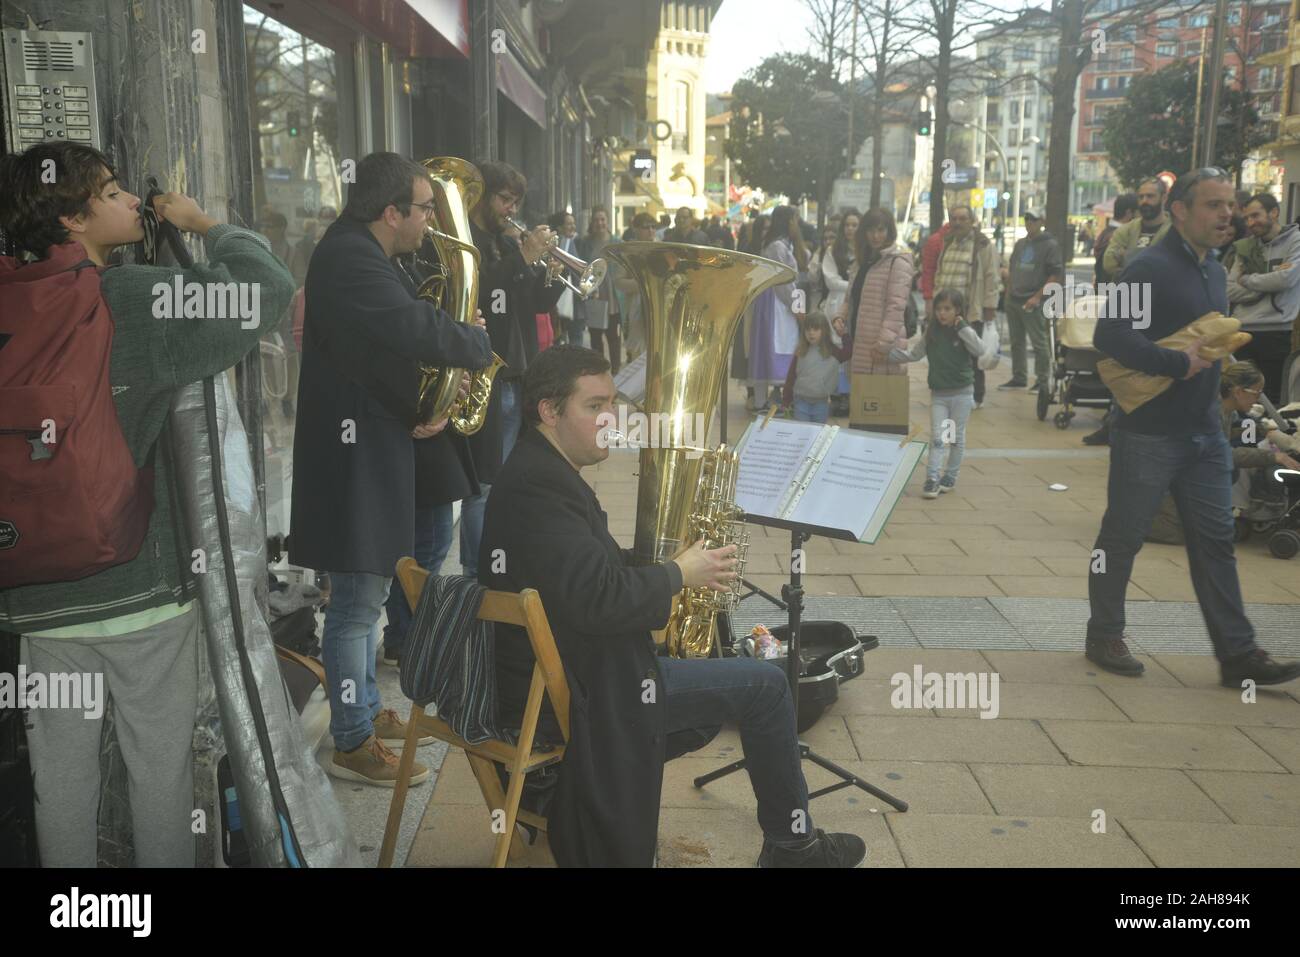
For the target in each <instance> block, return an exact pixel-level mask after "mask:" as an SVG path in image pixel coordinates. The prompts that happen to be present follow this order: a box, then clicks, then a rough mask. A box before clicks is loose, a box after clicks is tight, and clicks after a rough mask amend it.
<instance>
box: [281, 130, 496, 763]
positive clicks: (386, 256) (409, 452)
mask: <svg viewBox="0 0 1300 957" xmlns="http://www.w3.org/2000/svg"><path fill="white" fill-rule="evenodd" d="M433 195H434V194H433V187H432V185H431V184H430V181H429V176H428V174H427V172H426V171H425V169H424V167H422V166H420V165H419V164H418V163H415V162H413V161H411V160H409V159H406V158H405V157H402V156H399V155H397V154H396V153H372V154H371V155H370V156H367V157H366V158H365V159H363V160H362V161H361V162H360V163H358V164H357V169H356V182H355V183H354V184H352V186H351V187H350V188H349V190H348V202H347V207H346V208H345V209H344V210H343V214H342V215H341V216H340V217H339V219H338V220H337V221H336V222H335V223H334V224H333V225H332V226H330V228H329V229H328V230H327V231H326V233H325V235H324V237H322V239H321V241H320V243H319V245H318V246H317V247H316V251H315V253H314V255H313V256H312V259H311V265H310V267H309V268H308V271H307V284H306V292H305V303H306V318H305V321H304V323H303V349H302V373H301V377H300V379H299V382H298V422H297V427H296V430H295V434H294V470H293V504H292V515H291V520H290V541H289V560H290V561H291V562H293V563H294V564H295V565H301V566H303V567H306V568H314V569H316V570H317V571H323V572H329V573H330V578H331V582H332V592H331V596H330V603H329V607H328V609H327V611H326V614H325V629H324V634H323V636H322V640H321V645H322V657H323V659H324V663H325V674H326V679H327V680H326V684H327V688H326V691H327V692H328V694H329V699H330V733H331V734H332V735H333V738H334V748H335V752H334V758H333V762H332V764H331V765H330V772H331V773H332V774H334V775H336V776H338V777H344V778H349V779H352V780H357V781H362V782H364V783H367V784H376V785H380V786H383V787H392V786H393V782H394V780H395V779H396V777H397V761H396V758H395V757H394V756H393V753H392V752H391V751H390V750H389V749H388V747H387V745H386V744H385V743H384V742H385V741H394V740H400V739H402V738H403V737H404V735H405V733H406V725H405V723H404V722H402V721H401V720H400V719H399V718H398V717H397V714H396V712H394V711H392V710H384V709H382V708H381V706H380V700H379V691H378V687H377V685H376V683H375V657H376V651H377V646H378V635H379V631H378V627H377V626H378V622H379V613H380V611H381V609H382V608H383V605H384V599H385V598H386V597H387V595H388V593H389V581H390V579H391V577H392V575H393V568H394V566H395V565H396V563H397V560H398V559H399V558H401V557H402V556H403V555H410V554H412V552H413V551H414V541H413V537H414V536H413V529H414V526H415V449H414V444H415V443H414V442H413V441H412V439H416V440H428V439H430V438H432V437H433V436H435V435H437V434H439V433H440V432H441V431H442V429H443V428H445V426H446V421H447V420H446V419H443V420H442V421H440V422H433V423H425V424H422V425H419V426H417V427H416V428H415V429H414V430H413V431H412V428H411V425H410V424H409V422H410V420H409V418H408V417H407V416H408V413H409V411H410V410H411V409H413V408H414V403H415V398H416V395H417V392H418V387H419V379H420V374H419V368H418V366H417V363H424V364H428V365H432V366H440V367H453V368H461V369H470V370H475V369H483V368H486V367H487V366H488V365H489V364H490V363H491V361H492V348H491V344H490V342H489V340H488V336H487V332H486V330H485V329H484V328H483V325H484V324H483V320H482V317H479V319H478V322H477V324H471V323H466V322H455V321H452V319H450V318H449V317H448V316H447V315H446V314H445V313H444V312H443V311H442V310H440V309H438V308H437V307H436V306H434V305H433V304H432V303H430V302H428V301H426V300H422V299H417V298H415V297H414V296H413V295H412V293H411V291H410V289H409V287H408V286H404V285H403V283H402V279H401V277H400V276H399V273H398V271H397V268H396V266H395V265H394V264H393V262H392V259H393V257H394V256H397V255H401V254H404V253H409V252H413V251H414V250H416V249H418V248H419V246H420V243H421V241H422V240H423V238H424V235H425V229H426V226H427V224H428V219H429V215H430V213H431V212H432V210H433V204H432V202H431V201H432V199H433ZM427 776H428V769H427V768H424V767H422V766H420V765H416V767H415V774H414V776H413V777H412V782H413V783H417V782H418V781H421V780H424V778H426V777H427Z"/></svg>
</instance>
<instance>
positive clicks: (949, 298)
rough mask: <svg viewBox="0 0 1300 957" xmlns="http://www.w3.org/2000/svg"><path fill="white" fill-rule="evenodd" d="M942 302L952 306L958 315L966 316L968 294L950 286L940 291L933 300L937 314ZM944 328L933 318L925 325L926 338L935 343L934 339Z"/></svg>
mask: <svg viewBox="0 0 1300 957" xmlns="http://www.w3.org/2000/svg"><path fill="white" fill-rule="evenodd" d="M941 302H946V303H948V304H949V305H951V306H952V308H953V310H954V311H955V312H956V313H957V315H959V316H964V315H966V294H965V293H964V292H962V291H961V290H960V289H953V288H951V287H949V286H945V287H944V288H942V289H940V290H939V291H938V292H936V293H935V294H934V299H933V300H932V303H933V308H934V309H935V310H936V312H937V310H938V308H939V303H941ZM943 328H944V327H943V326H941V325H940V324H939V320H938V318H932V319H931V320H930V321H929V322H927V323H926V324H925V338H926V339H927V340H929V341H933V340H934V337H935V336H937V335H938V334H939V332H940V331H941V330H942V329H943Z"/></svg>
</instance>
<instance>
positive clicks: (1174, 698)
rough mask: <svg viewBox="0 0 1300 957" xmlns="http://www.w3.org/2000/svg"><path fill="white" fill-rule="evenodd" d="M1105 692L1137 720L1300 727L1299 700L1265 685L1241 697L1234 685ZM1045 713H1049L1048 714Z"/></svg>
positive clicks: (1117, 688) (1117, 687)
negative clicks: (1252, 696)
mask: <svg viewBox="0 0 1300 957" xmlns="http://www.w3.org/2000/svg"><path fill="white" fill-rule="evenodd" d="M1106 694H1107V695H1109V697H1110V699H1111V700H1112V701H1114V702H1115V704H1117V705H1118V706H1119V707H1120V708H1122V709H1123V711H1124V713H1125V714H1127V715H1128V716H1129V717H1130V718H1132V719H1133V720H1134V721H1151V722H1156V723H1160V724H1229V725H1240V726H1244V725H1261V726H1264V727H1274V728H1300V704H1297V703H1296V702H1295V701H1294V700H1292V699H1291V698H1289V697H1287V695H1285V694H1281V693H1278V692H1271V693H1270V692H1269V690H1268V689H1266V688H1260V689H1258V690H1257V692H1256V695H1255V700H1254V701H1253V702H1250V703H1247V702H1244V701H1242V692H1240V691H1234V690H1233V689H1232V688H1215V689H1204V690H1202V689H1199V688H1197V689H1194V688H1142V687H1125V686H1123V685H1112V686H1111V687H1109V688H1107V689H1106ZM1045 717H1046V716H1045Z"/></svg>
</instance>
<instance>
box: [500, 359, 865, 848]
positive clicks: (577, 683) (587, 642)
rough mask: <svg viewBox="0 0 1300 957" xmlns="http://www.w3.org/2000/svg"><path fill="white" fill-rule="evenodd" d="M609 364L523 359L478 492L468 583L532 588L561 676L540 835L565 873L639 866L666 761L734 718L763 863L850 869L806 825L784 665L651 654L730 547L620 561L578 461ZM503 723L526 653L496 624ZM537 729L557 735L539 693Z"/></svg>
mask: <svg viewBox="0 0 1300 957" xmlns="http://www.w3.org/2000/svg"><path fill="white" fill-rule="evenodd" d="M609 368H610V366H609V361H608V360H607V359H605V358H604V357H603V356H600V355H598V354H597V353H595V352H593V351H591V350H590V349H583V348H580V347H577V346H555V347H553V348H551V349H548V350H546V351H545V352H542V353H541V354H539V355H538V356H537V357H536V359H535V360H534V361H533V362H532V363H531V364H530V365H529V367H528V372H527V374H526V375H525V376H524V382H523V415H524V427H523V430H522V432H521V433H520V435H519V441H518V443H517V444H516V446H515V449H514V452H513V454H512V455H511V456H510V458H509V460H508V461H507V462H506V463H505V465H504V467H503V468H502V469H501V472H500V474H499V476H498V477H497V481H496V484H495V485H494V486H493V489H492V496H491V497H490V498H489V499H488V505H487V513H486V517H485V522H484V527H483V540H482V545H481V548H480V551H479V569H480V573H479V580H480V582H482V584H484V585H486V586H487V587H488V588H494V589H500V590H504V591H520V590H521V589H524V588H536V589H537V590H538V592H539V593H540V594H541V598H542V604H543V606H544V607H545V609H546V615H547V618H548V620H549V622H550V625H551V629H552V631H553V633H554V635H555V643H556V646H557V648H558V649H559V653H560V658H561V659H562V661H563V663H564V671H565V675H566V676H567V678H568V683H569V690H570V694H571V703H570V709H569V719H570V727H571V736H570V739H569V743H568V746H567V749H566V751H565V755H564V760H563V762H562V763H561V764H560V770H559V780H558V782H557V784H556V785H555V794H554V799H553V801H552V802H551V805H550V807H549V808H548V809H547V810H546V817H547V820H548V837H549V839H550V845H551V849H552V851H554V853H555V859H556V861H557V862H558V863H559V864H560V865H561V866H564V867H600V866H632V867H646V866H649V865H650V864H651V862H652V860H653V856H654V850H655V840H656V834H657V831H658V820H659V792H660V787H661V785H662V781H663V763H664V761H665V760H668V759H671V758H673V757H677V756H679V755H682V754H685V753H687V752H689V751H693V750H696V749H698V748H700V747H703V746H704V745H705V744H707V743H708V741H709V740H711V739H712V738H713V736H714V735H716V734H717V732H718V731H719V730H720V728H721V725H722V724H723V723H724V722H727V721H734V722H735V723H737V724H738V725H739V726H740V735H741V742H742V744H743V746H744V750H745V759H746V761H747V762H748V765H747V766H748V770H749V776H750V781H751V783H752V784H753V787H754V794H755V796H756V798H757V800H758V820H759V824H760V826H761V827H762V830H763V837H764V841H763V850H762V854H761V856H760V858H759V864H760V865H761V866H765V867H856V866H857V865H858V864H859V863H860V862H861V861H862V859H863V858H864V857H865V856H866V845H865V843H864V842H863V841H862V839H861V838H859V837H857V836H856V835H853V834H827V833H825V832H824V831H821V830H818V829H815V828H814V827H813V825H812V820H811V818H810V815H809V812H808V786H807V783H806V782H805V780H804V776H803V770H802V768H801V766H800V754H799V741H798V736H797V735H796V733H795V715H794V704H793V698H792V696H791V694H790V689H789V686H788V685H787V684H786V678H785V675H784V674H783V673H782V672H781V670H780V669H778V668H776V667H774V666H773V665H772V664H771V663H769V662H765V661H759V660H756V659H752V658H725V659H723V658H695V659H674V658H660V657H657V656H656V653H655V645H654V640H653V638H652V637H651V634H650V632H651V631H652V630H653V629H659V628H663V627H664V625H665V623H666V622H667V621H668V618H669V614H670V612H671V609H672V606H673V601H674V599H675V598H676V596H677V595H678V593H679V592H681V590H682V588H683V587H693V588H713V589H715V590H718V591H721V590H723V589H725V588H728V587H730V583H731V581H732V580H734V579H735V577H736V557H735V546H727V547H725V548H717V549H712V550H706V549H705V548H704V547H703V544H702V543H700V542H697V543H695V544H694V545H693V546H691V547H689V548H686V549H684V550H683V551H681V552H679V553H678V554H677V555H676V556H674V557H673V558H672V559H671V560H669V561H665V562H662V563H659V564H653V565H642V566H633V565H632V564H631V562H630V559H631V555H630V553H629V552H626V551H624V550H622V549H620V548H619V546H618V544H617V542H615V541H614V539H613V537H612V536H611V535H610V534H609V530H608V528H607V525H606V516H605V512H604V511H603V510H602V509H601V507H600V502H599V501H598V500H597V498H596V494H595V492H594V491H592V489H591V487H590V486H588V485H587V483H586V482H585V481H583V478H582V474H581V473H582V469H583V468H585V467H586V466H589V465H595V464H596V463H598V462H601V461H604V460H605V459H606V458H607V457H608V456H609V449H608V448H607V447H605V445H604V444H603V443H602V442H601V441H599V439H598V434H599V433H600V431H601V427H602V426H603V425H604V424H605V423H606V421H607V419H605V418H602V416H608V415H610V414H612V410H613V408H614V397H615V391H614V380H613V378H612V377H611V376H610V372H609ZM496 636H497V640H496V649H495V653H496V662H497V690H498V702H499V707H500V719H501V725H502V727H505V728H518V727H519V726H520V722H521V720H522V712H523V706H524V702H525V699H526V698H527V694H528V686H529V680H530V677H531V675H532V670H533V660H534V659H533V654H532V649H531V647H530V645H529V643H528V638H527V636H526V635H525V634H524V632H523V629H520V628H517V627H512V626H507V625H497V626H496ZM538 735H539V738H549V739H550V740H552V741H555V742H560V741H562V740H563V738H562V737H561V735H560V731H559V727H558V725H557V723H556V721H555V715H554V712H553V711H552V710H551V708H550V703H549V701H548V702H547V703H546V705H545V707H544V708H543V711H542V715H541V722H540V724H539V726H538Z"/></svg>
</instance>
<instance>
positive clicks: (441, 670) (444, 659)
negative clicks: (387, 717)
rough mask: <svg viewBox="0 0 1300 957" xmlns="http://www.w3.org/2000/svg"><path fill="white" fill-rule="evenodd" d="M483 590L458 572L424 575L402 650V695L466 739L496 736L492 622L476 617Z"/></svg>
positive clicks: (473, 741) (497, 730)
mask: <svg viewBox="0 0 1300 957" xmlns="http://www.w3.org/2000/svg"><path fill="white" fill-rule="evenodd" d="M486 592H487V589H486V588H485V587H483V586H482V585H480V584H479V583H478V582H476V581H475V580H474V579H472V578H465V577H462V576H460V575H443V576H439V575H430V576H429V577H428V579H426V581H425V583H424V590H423V591H422V592H421V593H420V601H419V604H418V605H417V606H416V609H415V618H414V620H413V621H412V622H411V629H410V632H409V633H408V634H407V639H406V641H407V644H406V649H405V651H404V653H403V654H402V694H404V695H406V696H407V697H408V698H410V699H411V700H412V701H414V702H415V703H416V704H418V705H420V706H421V707H425V706H428V705H429V704H430V703H432V704H434V705H436V706H437V708H438V717H440V718H441V719H442V720H443V721H445V722H447V724H448V725H450V726H451V729H452V730H453V731H454V732H455V733H456V734H458V735H459V736H460V737H462V738H464V739H465V740H466V741H467V742H469V743H470V744H479V743H481V742H483V741H486V740H487V739H489V738H500V737H501V731H500V729H499V728H498V727H497V677H496V660H495V659H496V656H495V654H494V649H495V636H494V633H493V630H492V622H490V621H480V620H479V619H478V611H479V606H481V605H482V604H483V595H484V594H485V593H486Z"/></svg>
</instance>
